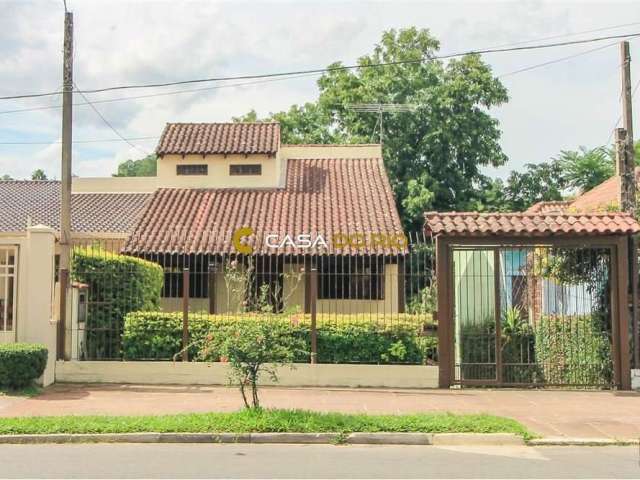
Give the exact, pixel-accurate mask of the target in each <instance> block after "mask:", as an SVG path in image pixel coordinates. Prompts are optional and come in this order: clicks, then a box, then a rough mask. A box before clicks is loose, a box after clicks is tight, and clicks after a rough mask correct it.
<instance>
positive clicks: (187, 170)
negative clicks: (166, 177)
mask: <svg viewBox="0 0 640 480" xmlns="http://www.w3.org/2000/svg"><path fill="white" fill-rule="evenodd" d="M176 174H177V175H208V174H209V165H206V164H204V165H177V166H176Z"/></svg>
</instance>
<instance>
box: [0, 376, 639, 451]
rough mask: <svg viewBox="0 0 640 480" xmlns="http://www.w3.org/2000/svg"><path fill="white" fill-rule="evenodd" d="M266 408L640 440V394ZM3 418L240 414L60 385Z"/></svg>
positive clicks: (313, 399)
mask: <svg viewBox="0 0 640 480" xmlns="http://www.w3.org/2000/svg"><path fill="white" fill-rule="evenodd" d="M261 399H262V404H263V406H265V407H267V408H269V407H272V408H301V409H310V410H319V411H338V412H367V413H410V412H433V411H440V412H455V413H491V414H494V415H502V416H506V417H511V418H515V419H517V420H519V421H520V422H522V423H523V424H525V425H527V426H528V427H529V428H530V429H531V430H533V431H534V432H536V433H538V434H541V435H543V436H566V437H598V438H604V437H609V438H621V439H629V438H634V439H636V438H639V437H640V393H637V392H610V391H562V390H508V389H504V390H485V389H463V390H374V389H317V388H274V387H270V388H269V387H264V388H262V390H261ZM3 401H5V400H3V399H2V397H0V416H25V415H89V414H103V415H141V414H148V415H154V414H163V413H165V414H166V413H179V412H208V411H234V410H237V409H239V408H241V406H242V403H241V400H240V394H239V393H238V391H237V390H236V389H234V388H227V387H201V386H193V387H185V386H145V385H104V384H103V385H81V384H56V385H53V386H51V387H49V388H47V389H46V390H45V392H44V393H43V394H42V395H40V396H38V397H33V398H15V397H12V398H11V399H10V400H9V401H8V402H7V404H4V406H3V403H2V402H3Z"/></svg>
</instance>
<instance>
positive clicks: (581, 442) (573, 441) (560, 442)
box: [527, 437, 640, 447]
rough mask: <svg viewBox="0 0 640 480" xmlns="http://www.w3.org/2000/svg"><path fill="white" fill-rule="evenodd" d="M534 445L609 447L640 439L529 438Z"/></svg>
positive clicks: (632, 442) (638, 443)
mask: <svg viewBox="0 0 640 480" xmlns="http://www.w3.org/2000/svg"><path fill="white" fill-rule="evenodd" d="M527 445H530V446H532V447H546V446H549V447H609V446H626V445H640V440H639V439H635V440H634V439H616V438H571V437H545V438H536V439H533V440H528V441H527Z"/></svg>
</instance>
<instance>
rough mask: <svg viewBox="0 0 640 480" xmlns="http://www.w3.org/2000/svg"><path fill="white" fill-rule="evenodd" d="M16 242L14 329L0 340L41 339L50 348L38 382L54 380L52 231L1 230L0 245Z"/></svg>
mask: <svg viewBox="0 0 640 480" xmlns="http://www.w3.org/2000/svg"><path fill="white" fill-rule="evenodd" d="M4 245H10V246H15V247H16V248H17V252H18V258H17V279H16V280H17V282H16V288H17V296H16V310H15V311H16V316H15V319H14V331H13V332H8V333H5V334H4V335H3V336H2V338H0V342H2V341H4V342H20V343H42V344H44V345H45V346H46V347H47V349H48V350H49V359H48V362H47V367H46V369H45V372H44V374H43V376H42V378H40V379H39V383H41V384H42V385H44V386H46V385H50V384H51V383H53V382H54V380H55V373H54V370H55V359H56V323H55V322H54V321H53V312H54V308H53V307H54V302H53V297H54V295H53V293H54V263H55V232H54V230H53V229H51V228H49V227H46V226H43V225H37V226H34V227H30V228H28V229H27V231H26V233H22V234H21V233H14V234H1V235H0V246H4Z"/></svg>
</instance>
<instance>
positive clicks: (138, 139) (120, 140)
mask: <svg viewBox="0 0 640 480" xmlns="http://www.w3.org/2000/svg"><path fill="white" fill-rule="evenodd" d="M159 138H160V137H157V136H155V137H130V138H126V139H122V138H105V139H92V140H73V141H72V142H71V143H74V144H75V143H108V142H122V141H127V140H129V141H132V142H135V141H142V140H158V139H159ZM59 143H62V142H61V141H60V140H53V141H48V142H44V141H37V142H0V145H52V144H59Z"/></svg>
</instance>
